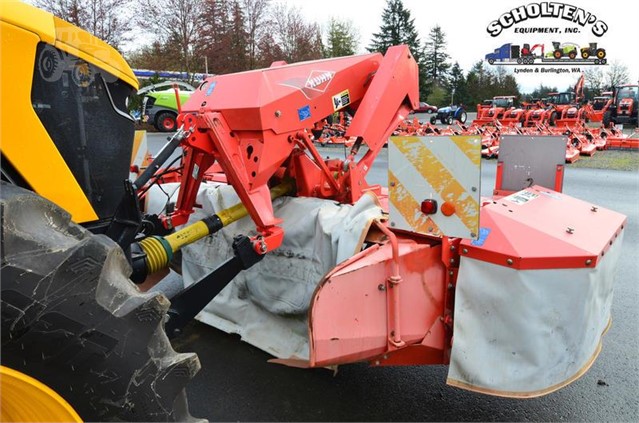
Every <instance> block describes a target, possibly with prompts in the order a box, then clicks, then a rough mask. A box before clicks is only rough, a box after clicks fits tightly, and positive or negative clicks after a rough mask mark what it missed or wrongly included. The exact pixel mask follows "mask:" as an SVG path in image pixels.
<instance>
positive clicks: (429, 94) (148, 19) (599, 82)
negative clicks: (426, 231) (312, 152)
mask: <svg viewBox="0 0 639 423" xmlns="http://www.w3.org/2000/svg"><path fill="white" fill-rule="evenodd" d="M33 2H34V3H35V4H36V5H38V6H40V7H42V8H44V9H46V10H49V11H51V12H53V13H54V14H56V15H57V16H60V17H62V18H63V19H65V20H68V21H70V22H71V23H73V24H75V25H77V26H80V27H83V28H85V29H86V30H88V31H89V32H92V33H93V34H95V35H96V36H98V37H99V38H102V39H103V40H105V41H106V42H108V43H109V44H111V45H113V46H114V47H116V48H121V47H122V46H123V45H124V44H125V43H126V42H129V41H131V37H132V35H131V34H132V30H133V28H143V29H146V30H147V31H148V32H149V33H150V34H152V37H153V41H152V42H151V44H150V45H147V46H144V47H141V48H139V49H138V50H136V51H134V52H132V53H129V54H127V60H128V61H129V63H130V64H131V66H132V67H134V68H142V69H155V70H175V71H183V72H188V73H191V74H192V73H205V72H208V74H224V73H230V72H240V71H245V70H251V69H257V68H264V67H268V66H270V65H271V63H273V62H275V61H281V60H283V61H286V62H287V63H294V62H299V61H305V60H314V59H321V58H329V57H339V56H347V55H352V54H355V53H356V52H357V51H358V49H359V34H358V32H357V29H356V27H355V26H354V25H353V23H352V22H350V21H347V20H342V19H339V18H331V19H330V21H329V22H328V23H327V24H326V25H325V27H324V28H322V27H320V25H319V24H318V23H316V22H309V21H307V20H306V19H305V18H304V17H303V15H302V13H301V11H300V10H299V9H298V8H294V7H293V8H291V7H288V6H286V5H285V4H283V3H277V2H275V1H273V0H33ZM381 20H382V23H381V25H380V28H379V31H377V32H375V33H374V34H373V37H372V39H371V40H370V42H369V44H368V45H367V46H366V49H367V50H368V51H369V52H380V53H385V52H386V50H387V49H388V47H390V46H392V45H397V44H406V45H408V46H409V48H410V49H411V51H412V53H413V56H414V57H415V60H416V61H417V63H418V64H419V77H420V98H421V99H422V101H424V100H425V101H426V102H428V103H430V104H434V105H437V106H441V105H446V104H453V103H454V104H464V105H466V106H467V107H472V106H473V105H475V104H477V103H480V102H481V101H482V100H484V99H488V98H492V97H493V96H496V95H514V96H516V97H518V98H524V97H523V96H522V93H521V92H520V89H519V86H518V85H517V81H516V79H515V77H514V76H513V75H512V74H511V73H510V72H508V71H507V70H506V68H505V67H503V66H488V65H486V64H485V62H484V61H483V60H480V61H478V62H476V63H475V64H474V65H473V66H472V68H471V69H470V70H469V71H468V72H464V71H463V70H462V68H461V67H460V65H459V63H458V62H454V63H452V62H451V57H450V55H449V54H448V52H447V48H446V34H445V33H444V31H443V30H442V28H441V27H440V26H439V25H436V26H434V27H433V28H431V30H430V32H429V33H428V35H427V37H426V39H425V40H424V42H423V43H422V42H421V41H420V39H419V35H418V33H417V30H416V28H415V19H414V18H413V17H412V16H411V13H410V10H408V9H407V8H406V7H404V4H403V2H402V0H387V3H386V7H385V8H384V10H383V12H382V16H381ZM588 72H589V74H588V75H587V82H586V85H587V88H588V90H587V95H589V96H590V97H592V96H593V95H597V94H599V93H600V92H601V91H602V90H605V88H606V87H607V86H608V85H610V84H611V83H612V84H619V83H625V82H627V80H628V74H627V70H626V69H625V67H623V66H621V65H618V64H616V65H613V66H610V67H609V70H608V72H607V73H606V74H604V73H602V71H601V70H598V69H592V70H589V71H588ZM551 88H554V87H544V86H543V85H542V86H540V87H539V89H538V90H536V91H538V92H533V93H530V95H528V97H535V96H537V95H540V94H543V93H542V91H544V90H546V92H548V91H549V90H550V89H551Z"/></svg>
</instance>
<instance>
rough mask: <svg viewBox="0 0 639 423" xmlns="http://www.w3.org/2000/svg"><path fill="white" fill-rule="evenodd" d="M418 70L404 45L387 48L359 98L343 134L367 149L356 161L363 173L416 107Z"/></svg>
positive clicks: (366, 171) (417, 103)
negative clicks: (363, 144)
mask: <svg viewBox="0 0 639 423" xmlns="http://www.w3.org/2000/svg"><path fill="white" fill-rule="evenodd" d="M418 75H419V70H418V67H417V62H415V59H414V58H413V55H412V54H411V52H410V50H409V49H408V47H407V46H393V47H390V48H389V49H388V51H387V52H386V55H385V56H384V58H383V60H382V62H381V64H380V66H379V69H378V70H377V72H376V73H375V77H374V78H373V80H372V81H371V83H370V86H369V88H368V90H367V91H366V94H365V95H364V97H363V98H362V101H361V103H360V104H359V107H358V108H357V113H356V114H355V116H354V117H353V120H352V121H351V125H350V127H349V128H348V130H347V131H346V137H347V138H348V137H361V138H362V139H363V140H364V142H365V143H366V144H367V145H368V148H369V151H368V152H367V153H366V155H365V156H364V157H363V158H362V159H361V160H360V161H359V162H358V164H357V168H358V169H357V170H358V171H357V172H356V173H357V174H359V175H361V177H364V176H366V173H368V171H369V170H370V167H371V164H372V162H373V160H375V157H377V155H378V154H379V151H380V150H381V149H382V147H383V146H384V144H385V143H386V142H387V140H388V137H389V136H390V135H391V134H392V132H393V131H394V130H395V128H397V125H398V124H399V123H400V122H401V121H402V120H403V119H405V118H406V116H408V113H410V112H411V111H412V110H414V109H416V108H417V107H418V106H419V76H418Z"/></svg>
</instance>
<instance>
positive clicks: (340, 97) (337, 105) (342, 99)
mask: <svg viewBox="0 0 639 423" xmlns="http://www.w3.org/2000/svg"><path fill="white" fill-rule="evenodd" d="M349 104H351V94H350V92H349V91H348V90H344V91H342V92H341V93H339V94H336V95H334V96H333V110H335V111H338V110H339V109H342V108H344V107H346V106H348V105H349Z"/></svg>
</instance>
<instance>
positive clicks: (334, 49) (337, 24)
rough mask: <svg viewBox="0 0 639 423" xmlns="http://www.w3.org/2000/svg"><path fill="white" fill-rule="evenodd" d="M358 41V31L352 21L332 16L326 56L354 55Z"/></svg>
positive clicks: (329, 24)
mask: <svg viewBox="0 0 639 423" xmlns="http://www.w3.org/2000/svg"><path fill="white" fill-rule="evenodd" d="M357 43H358V35H357V31H356V29H355V27H354V26H353V25H352V24H351V23H350V22H346V21H340V20H338V19H335V18H331V20H330V21H329V23H328V34H327V37H326V51H325V56H326V57H341V56H350V55H353V54H355V50H357Z"/></svg>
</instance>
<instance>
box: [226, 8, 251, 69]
mask: <svg viewBox="0 0 639 423" xmlns="http://www.w3.org/2000/svg"><path fill="white" fill-rule="evenodd" d="M244 20H245V19H244V12H243V11H242V8H241V6H240V3H239V2H238V0H235V1H234V2H233V5H232V10H231V27H230V28H229V34H228V36H229V43H228V44H229V51H228V59H227V60H228V62H229V67H230V71H231V72H241V71H244V70H246V69H247V68H248V67H249V63H248V59H249V57H248V44H249V40H248V34H247V32H246V30H245V22H244Z"/></svg>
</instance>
